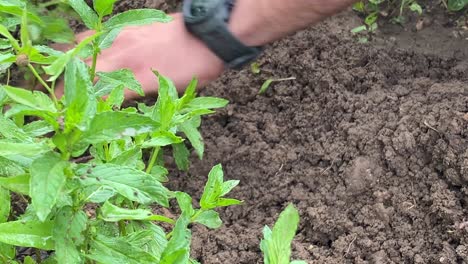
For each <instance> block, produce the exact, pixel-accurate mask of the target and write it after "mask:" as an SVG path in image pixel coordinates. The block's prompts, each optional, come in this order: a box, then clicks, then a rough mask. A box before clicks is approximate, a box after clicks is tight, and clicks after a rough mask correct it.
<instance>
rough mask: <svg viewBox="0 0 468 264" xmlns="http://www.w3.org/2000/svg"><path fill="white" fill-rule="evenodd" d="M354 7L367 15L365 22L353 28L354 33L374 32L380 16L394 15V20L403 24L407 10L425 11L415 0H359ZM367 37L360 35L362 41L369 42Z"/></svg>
mask: <svg viewBox="0 0 468 264" xmlns="http://www.w3.org/2000/svg"><path fill="white" fill-rule="evenodd" d="M353 9H354V10H355V11H357V12H358V13H360V14H363V15H365V19H364V24H363V25H361V26H358V27H356V28H353V29H352V30H351V32H352V33H353V34H356V35H358V34H362V33H366V34H373V33H374V32H375V31H376V30H377V28H378V23H377V22H378V19H379V17H392V21H393V22H395V23H398V24H403V23H404V20H405V16H404V12H405V10H410V11H412V12H415V13H417V14H419V15H421V14H422V13H423V9H422V7H421V5H419V4H418V3H417V1H415V0H368V1H359V2H356V3H355V4H354V5H353ZM367 40H368V38H367V37H360V42H367Z"/></svg>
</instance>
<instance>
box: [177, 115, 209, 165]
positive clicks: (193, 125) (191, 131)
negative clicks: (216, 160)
mask: <svg viewBox="0 0 468 264" xmlns="http://www.w3.org/2000/svg"><path fill="white" fill-rule="evenodd" d="M199 126H200V117H195V118H193V119H191V120H189V121H187V122H185V123H183V124H181V125H179V129H180V131H182V132H184V134H185V136H187V138H188V139H189V141H190V143H191V144H192V147H193V148H194V149H195V151H196V152H197V155H198V157H199V158H200V159H202V158H203V152H204V151H205V144H204V143H203V138H202V135H201V134H200V131H198V127H199Z"/></svg>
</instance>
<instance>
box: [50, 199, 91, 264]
mask: <svg viewBox="0 0 468 264" xmlns="http://www.w3.org/2000/svg"><path fill="white" fill-rule="evenodd" d="M87 221H88V217H87V216H86V214H85V213H84V212H83V211H77V212H74V211H73V209H72V208H71V207H70V206H66V207H63V208H61V209H60V210H59V212H58V213H57V217H56V219H55V223H54V230H53V238H54V241H55V255H56V259H57V262H58V263H67V264H80V263H82V259H81V254H80V251H79V250H78V248H77V246H79V245H81V244H82V243H83V242H84V237H83V234H82V233H83V232H84V230H85V229H86V224H87Z"/></svg>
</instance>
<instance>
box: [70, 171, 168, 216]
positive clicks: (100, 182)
mask: <svg viewBox="0 0 468 264" xmlns="http://www.w3.org/2000/svg"><path fill="white" fill-rule="evenodd" d="M88 169H89V171H88V170H87V169H80V170H79V171H78V172H77V174H78V175H81V177H82V178H83V179H81V184H82V185H83V186H95V187H97V188H98V187H100V186H106V187H110V188H113V189H114V190H115V191H117V192H118V193H119V194H120V195H122V196H124V197H125V198H127V199H129V200H131V201H134V202H138V203H141V204H150V203H153V202H156V203H158V204H160V205H162V206H166V207H167V206H169V202H168V190H167V189H166V188H165V187H164V186H163V185H162V184H161V183H160V182H159V181H157V180H156V179H155V178H154V177H152V176H151V175H149V174H146V173H144V172H142V171H139V170H136V169H133V168H129V167H124V166H118V165H114V164H103V165H98V166H96V167H95V168H88Z"/></svg>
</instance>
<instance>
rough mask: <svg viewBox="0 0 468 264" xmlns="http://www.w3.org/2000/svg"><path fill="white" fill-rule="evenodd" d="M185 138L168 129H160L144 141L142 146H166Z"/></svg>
mask: <svg viewBox="0 0 468 264" xmlns="http://www.w3.org/2000/svg"><path fill="white" fill-rule="evenodd" d="M183 141H184V140H183V138H181V137H178V136H176V135H174V134H173V133H171V132H168V131H159V132H156V133H153V134H152V135H151V139H150V140H148V141H145V142H143V144H142V145H141V147H142V148H154V147H164V146H168V145H172V144H178V143H181V142H183Z"/></svg>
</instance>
